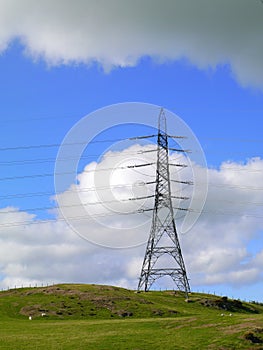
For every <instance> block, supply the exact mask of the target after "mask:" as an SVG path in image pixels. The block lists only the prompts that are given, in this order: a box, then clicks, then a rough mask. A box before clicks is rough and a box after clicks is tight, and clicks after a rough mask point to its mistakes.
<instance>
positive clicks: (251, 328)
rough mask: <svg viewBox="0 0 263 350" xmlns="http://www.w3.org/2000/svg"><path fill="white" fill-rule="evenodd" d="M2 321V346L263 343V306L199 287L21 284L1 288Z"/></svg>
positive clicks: (144, 347)
mask: <svg viewBox="0 0 263 350" xmlns="http://www.w3.org/2000/svg"><path fill="white" fill-rule="evenodd" d="M42 313H45V316H41V314H42ZM222 314H224V316H221V315H222ZM230 315H231V316H230ZM29 316H32V321H29V319H28V317H29ZM0 322H1V323H0V324H1V327H0V348H1V349H12V350H14V349H21V350H23V349H27V350H28V349H29V350H31V349H34V350H35V349H39V350H41V349H56V350H60V349H63V350H64V349H65V350H66V349H77V350H81V349H90V350H93V349H94V350H95V349H96V350H97V349H105V350H110V349H120V350H122V349H131V350H148V349H153V348H154V349H167V350H170V349H171V350H172V349H173V350H175V349H187V350H188V349H193V350H194V349H198V350H199V349H211V350H213V349H215V350H220V349H221V350H223V349H228V350H229V349H241V350H242V349H263V328H262V327H263V305H261V304H255V303H254V304H252V303H243V302H240V301H234V300H230V299H227V298H224V297H223V298H221V297H217V296H212V295H204V294H196V293H194V294H192V295H191V296H190V300H189V302H185V298H184V295H183V294H181V293H176V294H175V293H173V292H148V293H135V292H134V291H130V290H126V289H123V288H117V287H111V286H98V285H57V286H52V287H46V288H23V289H16V290H10V291H5V292H0Z"/></svg>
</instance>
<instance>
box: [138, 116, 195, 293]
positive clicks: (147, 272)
mask: <svg viewBox="0 0 263 350" xmlns="http://www.w3.org/2000/svg"><path fill="white" fill-rule="evenodd" d="M168 151H169V147H168V136H167V131H166V117H165V114H164V111H163V110H161V112H160V115H159V122H158V143H157V168H156V188H155V205H154V210H153V218H152V226H151V231H150V236H149V240H148V243H147V247H146V252H145V257H144V261H143V265H142V270H141V276H140V280H139V284H138V290H144V291H148V290H149V289H150V288H151V286H152V284H153V283H154V281H155V280H157V279H158V278H160V277H163V276H171V278H172V279H173V281H174V283H175V285H176V287H177V289H178V290H181V291H184V292H185V293H186V296H187V295H188V293H189V292H190V286H189V281H188V278H187V274H186V269H185V264H184V260H183V256H182V252H181V248H180V244H179V240H178V235H177V231H176V226H175V220H174V212H173V205H172V199H171V198H172V196H171V187H170V173H169V158H168ZM177 198H179V197H177ZM162 241H163V242H165V245H163V244H164V243H162ZM167 243H168V244H167ZM167 256H170V259H169V260H170V261H172V263H173V266H165V267H159V268H158V267H157V266H156V263H157V261H158V260H159V259H160V260H159V263H160V262H161V259H162V260H163V262H164V263H165V261H167V259H163V258H164V257H167ZM171 258H172V259H171ZM169 265H170V264H169Z"/></svg>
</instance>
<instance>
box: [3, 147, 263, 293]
mask: <svg viewBox="0 0 263 350" xmlns="http://www.w3.org/2000/svg"><path fill="white" fill-rule="evenodd" d="M144 147H146V148H147V147H149V146H144ZM146 148H144V149H146ZM138 149H139V146H138V145H134V146H132V147H130V148H129V149H126V150H124V151H122V152H116V154H115V156H114V157H112V155H113V153H112V152H109V153H108V156H107V154H106V155H105V157H104V158H103V160H102V161H101V163H100V164H98V166H97V169H103V168H106V167H109V168H112V167H113V168H114V167H116V164H117V165H120V164H124V163H125V164H129V162H133V163H134V156H132V155H131V154H134V153H135V150H138ZM128 155H129V157H130V158H129V157H128ZM145 155H147V156H146V159H145V160H146V161H149V160H150V159H152V160H153V157H154V156H153V153H151V152H149V153H145ZM137 161H138V160H137ZM95 166H96V164H95V163H91V164H88V165H87V166H86V168H85V172H83V173H82V174H80V175H79V176H78V179H79V182H78V184H76V185H72V186H71V188H70V190H71V192H69V191H65V192H64V193H63V194H61V195H60V197H61V198H63V201H64V202H63V203H64V204H65V205H66V204H67V205H69V207H68V209H67V211H66V214H67V215H68V216H69V217H71V218H72V217H74V216H77V217H78V216H79V207H72V206H71V207H70V204H76V203H75V202H74V197H73V200H72V193H75V194H76V193H77V194H81V197H80V198H81V199H80V202H78V204H79V203H82V204H83V203H85V205H84V207H83V208H84V213H86V216H87V215H88V213H89V212H90V206H88V205H87V203H91V202H93V203H94V200H95V201H98V197H97V195H94V191H90V190H91V189H94V187H96V186H97V190H98V192H99V193H100V190H101V187H102V186H109V185H110V186H115V185H118V184H122V185H124V186H125V187H123V190H125V191H124V192H122V191H121V192H120V191H117V192H113V194H112V193H111V194H110V193H107V192H106V194H105V193H104V196H105V197H104V198H103V200H109V199H112V198H113V195H114V196H115V199H118V200H123V198H124V197H123V196H124V195H125V196H132V195H133V194H134V195H135V196H139V195H140V193H141V192H140V191H142V193H145V191H147V194H149V193H150V192H148V191H152V190H154V188H151V187H150V190H147V189H145V187H147V186H148V185H145V186H137V185H136V184H138V179H140V181H139V183H140V182H141V181H145V182H147V181H149V176H154V169H153V168H151V167H149V168H144V169H143V170H140V173H138V172H135V171H133V172H132V171H131V170H130V169H126V170H123V171H122V172H120V171H119V169H115V170H113V171H112V170H111V171H109V172H106V173H105V172H103V173H104V175H103V178H100V176H99V177H98V178H96V176H97V175H96V176H95V177H94V174H93V173H90V172H88V171H89V170H91V169H94V168H95ZM262 167H263V160H261V159H260V158H255V159H251V160H249V161H248V162H247V163H245V164H237V163H233V162H232V163H230V162H226V163H224V164H222V166H221V167H220V169H218V170H215V169H212V170H209V178H210V186H209V192H208V198H207V202H206V206H205V208H204V212H203V214H202V215H201V217H200V219H199V221H198V222H197V223H196V224H195V225H194V227H193V228H192V230H191V231H190V232H189V233H187V234H182V235H180V241H181V245H182V250H183V254H184V258H185V262H186V266H187V270H188V273H189V276H190V278H191V285H192V286H193V287H194V288H196V287H197V286H202V285H208V284H209V285H220V284H228V285H231V286H246V285H253V283H256V282H259V281H261V282H263V276H262V267H263V258H262V257H263V248H262V247H260V246H259V244H258V243H257V242H259V241H257V239H258V232H259V231H261V230H262V229H263V227H262V213H261V212H262V199H261V197H262V195H261V193H262V188H263V179H262V176H260V172H258V170H260V169H262ZM147 169H148V170H147ZM184 171H186V172H185V173H183V172H182V173H179V174H180V176H181V177H183V178H184V177H185V178H186V177H187V179H189V177H188V176H190V172H189V170H184ZM115 172H116V173H115ZM98 174H99V172H98ZM143 174H144V175H143ZM173 176H175V174H174V175H173ZM116 181H117V182H116ZM128 184H130V185H132V184H133V185H134V186H130V187H129V186H128V188H129V191H127V185H128ZM175 185H176V184H175ZM215 185H216V186H215ZM255 188H256V189H257V190H254V189H255ZM119 189H120V188H119ZM104 190H105V189H104ZM133 190H134V191H135V193H134V192H133ZM173 190H175V188H173ZM80 191H81V192H80ZM95 193H96V192H95ZM183 193H184V191H182V194H183ZM100 195H102V193H100ZM126 198H127V197H126ZM121 203H122V207H115V206H114V203H109V206H108V207H106V208H105V207H103V206H102V205H101V204H98V205H94V208H93V211H94V212H95V213H96V215H97V214H98V213H99V214H109V213H112V210H115V209H116V208H117V211H121V212H122V211H126V210H127V209H128V210H133V209H137V207H136V204H135V203H132V206H130V204H129V206H127V207H125V203H123V202H121ZM115 204H116V203H115ZM152 204H153V200H152V199H150V200H149V202H148V201H146V202H145V204H144V205H146V206H148V207H149V206H151V205H152ZM127 205H128V204H127ZM86 209H87V211H86ZM10 211H13V212H12V213H10ZM64 214H65V213H64ZM147 215H149V216H145V215H144V214H138V215H134V214H130V215H118V213H114V215H112V216H108V215H106V216H105V220H102V219H103V218H102V217H100V218H97V220H98V221H94V220H90V219H88V220H82V221H81V220H80V221H77V222H78V225H77V226H75V229H83V228H84V229H85V232H86V233H87V235H86V236H85V235H84V234H83V232H82V234H81V236H82V237H83V236H84V237H85V238H86V240H83V239H81V238H80V236H79V235H77V234H76V233H75V232H73V231H72V230H71V229H70V227H69V226H67V224H66V223H65V222H64V221H60V219H61V218H62V217H61V216H58V220H57V221H56V220H55V221H54V222H49V223H45V224H42V223H37V222H36V223H34V224H31V225H30V224H26V223H25V224H24V225H22V226H3V225H7V223H8V222H16V221H19V222H21V221H22V222H26V221H27V222H29V223H32V222H34V220H35V219H34V216H32V215H31V214H28V213H25V212H20V211H19V210H18V209H15V208H5V209H1V211H0V255H1V263H0V275H1V277H2V281H1V283H0V286H1V287H7V286H10V287H11V286H15V285H16V286H18V285H22V284H23V285H28V284H31V285H34V284H36V283H37V284H38V285H41V284H42V283H43V284H45V283H52V282H83V283H84V282H85V283H105V284H118V285H122V286H126V287H129V288H136V286H137V282H138V276H139V273H140V268H141V263H142V260H143V256H144V251H145V246H144V245H140V246H136V243H137V244H138V243H139V242H145V240H146V239H147V238H148V235H149V230H150V225H151V212H149V213H147ZM257 216H258V217H257ZM72 222H73V221H72ZM124 227H126V228H127V227H128V229H124ZM178 227H179V231H180V221H179V222H178ZM88 239H93V240H98V241H97V242H96V243H99V244H101V245H105V246H108V248H104V247H102V246H98V245H94V244H91V243H90V242H89V241H88ZM119 243H120V245H119V246H120V247H121V246H123V245H125V247H126V249H113V248H116V246H118V244H119ZM251 244H252V246H251ZM253 244H254V245H256V248H255V247H254V248H253ZM127 247H129V248H127Z"/></svg>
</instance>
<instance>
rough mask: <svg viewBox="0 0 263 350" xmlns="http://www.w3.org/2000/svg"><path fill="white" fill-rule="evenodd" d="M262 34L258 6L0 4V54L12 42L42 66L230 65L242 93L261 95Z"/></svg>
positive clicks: (85, 1) (116, 1)
mask: <svg viewBox="0 0 263 350" xmlns="http://www.w3.org/2000/svg"><path fill="white" fill-rule="evenodd" d="M262 32H263V4H262V2H261V1H260V0H253V1H247V0H231V1H229V0H213V1H210V0H198V1H185V0H165V1H161V2H160V1H158V0H143V1H130V0H129V1H128V0H112V1H107V0H104V1H93V0H76V1H74V2H72V1H63V2H61V1H58V0H55V1H54V0H52V1H51V0H45V1H43V0H40V1H37V2H36V1H34V0H23V1H17V0H1V1H0V50H2V51H3V50H5V49H6V48H7V47H8V44H9V43H10V42H11V41H12V39H14V38H19V39H20V41H21V42H22V43H23V45H24V46H25V50H26V52H27V54H29V55H31V56H32V57H34V58H38V57H41V58H43V59H45V60H46V61H47V62H48V64H49V65H58V64H70V63H84V64H90V63H93V62H98V63H100V64H101V65H103V66H104V68H105V69H110V68H112V67H114V66H121V67H126V66H134V65H136V63H137V62H138V60H139V59H140V58H141V57H143V56H151V57H153V58H154V59H156V60H157V61H159V62H164V61H167V60H177V59H181V58H187V59H188V60H189V61H190V62H192V63H193V64H194V65H197V66H198V67H199V68H202V69H203V68H207V67H216V66H217V65H218V64H230V65H231V67H232V71H233V73H234V75H235V76H236V77H237V79H238V80H239V82H240V83H241V84H242V85H253V86H257V87H260V88H262V86H263V78H262V77H263V74H262V73H263V72H262V71H263V68H262V62H263V41H262V40H261V37H262V35H261V34H262Z"/></svg>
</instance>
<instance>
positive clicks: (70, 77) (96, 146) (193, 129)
mask: <svg viewBox="0 0 263 350" xmlns="http://www.w3.org/2000/svg"><path fill="white" fill-rule="evenodd" d="M262 27H263V4H262V1H260V0H249V1H248V0H212V1H211V0H198V1H185V0H184V1H183V0H164V1H162V2H159V1H155V0H151V1H150V0H143V1H128V0H123V1H117V0H111V1H96V2H94V1H88V0H86V1H82V0H76V1H74V2H71V1H67V0H65V1H58V0H53V1H49V0H46V1H42V0H40V1H38V2H35V1H32V0H20V1H18V0H8V1H7V0H0V126H1V127H0V140H1V144H0V156H1V158H0V167H1V176H0V252H1V255H0V256H1V258H0V288H2V289H6V288H13V287H14V286H22V285H24V286H26V285H32V286H33V285H42V284H43V285H44V284H51V283H62V282H63V283H64V282H69V283H74V282H78V283H101V284H113V285H119V286H123V287H127V288H131V289H136V287H137V284H138V277H139V274H140V268H141V264H142V260H143V257H144V253H145V243H146V241H147V238H148V234H149V232H150V224H151V213H150V212H148V213H146V212H145V213H141V214H140V215H139V213H135V214H134V213H132V212H133V211H134V210H135V211H136V210H139V209H140V208H141V206H144V207H147V206H148V207H149V206H151V205H152V202H151V201H150V200H147V201H145V202H144V203H141V202H139V203H138V202H137V201H132V202H131V203H125V202H124V203H125V204H123V202H122V201H123V200H125V199H127V198H130V197H136V196H137V197H138V196H143V195H145V194H147V195H149V194H150V193H153V192H154V187H153V186H145V185H144V186H141V185H140V184H142V183H145V182H149V178H151V179H152V178H153V180H154V174H155V166H154V165H152V166H150V167H148V168H147V167H145V168H144V169H143V170H142V171H141V170H138V171H135V170H131V169H128V168H127V166H130V165H133V164H138V163H143V162H146V163H147V162H148V163H155V161H156V158H154V152H148V153H147V152H145V151H147V150H150V149H151V147H153V143H154V139H145V140H138V139H137V140H127V138H131V137H134V136H140V135H149V134H152V133H154V131H155V126H157V119H158V115H159V111H160V108H161V107H163V108H164V110H165V111H166V113H167V118H168V122H169V123H168V129H169V130H170V131H172V132H174V133H176V134H177V132H186V133H188V135H190V136H189V139H188V141H189V143H188V141H187V140H186V141H180V142H181V146H182V148H184V147H185V146H187V147H188V146H189V147H191V149H192V154H191V155H190V156H189V157H190V158H187V159H185V158H180V157H182V156H180V157H179V156H178V154H176V153H172V154H171V162H173V161H175V162H176V161H178V159H179V161H189V162H190V163H189V164H190V166H189V167H188V168H187V169H184V170H183V171H180V172H177V171H175V170H174V169H172V170H171V174H172V176H174V178H177V177H178V178H179V179H181V180H185V179H186V180H193V181H194V185H193V187H192V188H191V189H189V187H187V186H182V187H180V188H178V187H176V186H175V185H174V184H173V186H172V190H173V192H175V193H177V192H180V191H181V193H188V194H190V195H193V196H196V202H195V206H196V207H195V210H196V211H197V212H198V214H200V215H198V219H197V221H196V222H195V223H194V224H193V225H189V227H188V229H187V230H186V231H187V232H183V231H184V230H183V225H182V222H183V218H182V217H181V216H180V213H176V218H177V219H178V235H179V239H180V243H181V246H182V251H183V256H184V260H185V264H186V268H187V272H188V276H189V278H190V285H191V288H192V290H193V291H206V292H211V293H217V294H219V295H228V296H230V297H232V296H233V297H235V298H241V299H246V300H259V301H263V294H262V290H263V275H262V269H263V239H262V232H263V213H262V208H263V200H262V194H263V177H262V171H263V151H262V146H263V137H262V127H263V119H262V112H263V63H262V62H263V41H262V32H263V28H262ZM133 108H134V109H133ZM127 122H128V123H129V124H127ZM125 123H126V124H125ZM104 129H105V130H104ZM169 130H168V133H169ZM122 139H125V140H123V141H121V140H122ZM102 141H103V142H102ZM105 141H107V142H105ZM155 141H156V140H155ZM171 142H172V143H173V142H175V141H171ZM178 142H179V141H178ZM180 142H179V143H180ZM67 143H71V145H67ZM174 144H175V143H174ZM203 155H204V158H203V157H202V156H203ZM199 156H201V158H202V162H201V163H202V164H197V163H198V159H200V158H198V157H199ZM76 157H77V158H76ZM178 157H179V158H178ZM73 158H74V159H73ZM121 167H123V168H125V167H126V168H125V169H119V168H121ZM72 169H73V171H72ZM101 169H102V170H101ZM103 169H104V170H103ZM105 169H106V170H105ZM94 170H95V171H94ZM61 172H62V173H63V175H62V176H60V175H58V173H61ZM67 172H71V174H68V175H66V174H64V173H67ZM207 182H208V191H207V192H206V183H207ZM112 198H113V199H115V200H116V202H114V201H112ZM205 198H206V201H205V200H204V199H205ZM111 201H112V202H111ZM118 201H119V202H118ZM127 202H128V201H127ZM80 204H81V205H80ZM176 204H178V203H175V205H176ZM179 204H180V203H179ZM183 204H184V203H183ZM59 205H60V206H62V208H61V209H62V210H59V208H58V206H59ZM180 205H181V204H180ZM186 205H189V206H190V207H191V203H190V202H187V203H186ZM192 205H193V203H192ZM144 207H142V208H144ZM126 211H128V214H127V212H126ZM80 212H83V214H84V216H85V218H84V219H83V220H82V218H81V219H79V218H78V216H80ZM65 218H66V219H65ZM190 226H191V227H190ZM172 287H173V285H172V284H171V281H169V280H164V281H161V280H160V281H159V282H158V283H156V286H155V288H157V289H158V288H162V289H163V288H172Z"/></svg>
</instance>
